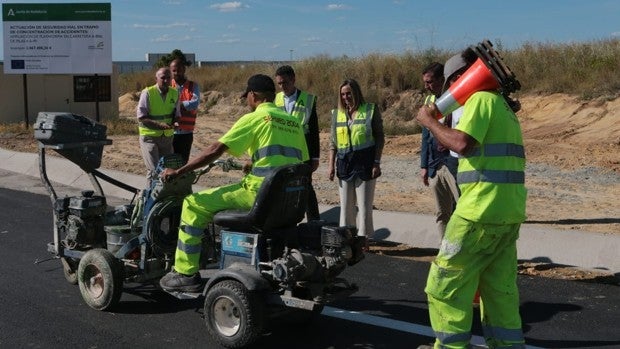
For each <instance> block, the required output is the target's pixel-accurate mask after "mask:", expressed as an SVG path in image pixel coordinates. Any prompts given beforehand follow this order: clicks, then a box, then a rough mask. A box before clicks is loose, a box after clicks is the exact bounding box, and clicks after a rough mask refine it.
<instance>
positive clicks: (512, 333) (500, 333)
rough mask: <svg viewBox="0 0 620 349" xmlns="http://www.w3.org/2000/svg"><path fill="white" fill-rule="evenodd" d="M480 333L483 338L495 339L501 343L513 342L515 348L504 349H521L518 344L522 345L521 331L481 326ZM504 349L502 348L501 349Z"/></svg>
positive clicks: (523, 340)
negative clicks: (482, 334)
mask: <svg viewBox="0 0 620 349" xmlns="http://www.w3.org/2000/svg"><path fill="white" fill-rule="evenodd" d="M482 332H483V333H484V336H485V337H490V338H494V339H497V340H499V341H502V342H515V345H517V346H515V347H506V348H521V347H520V346H518V345H520V343H519V342H521V343H524V342H525V339H524V338H523V331H522V330H521V329H509V328H504V327H494V326H487V325H483V326H482ZM502 348H504V347H502Z"/></svg>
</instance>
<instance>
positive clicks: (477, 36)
mask: <svg viewBox="0 0 620 349" xmlns="http://www.w3.org/2000/svg"><path fill="white" fill-rule="evenodd" d="M78 1H79V0H78ZM78 1H75V0H72V1H65V0H59V1H52V2H53V3H69V2H78ZM2 2H3V3H47V2H48V1H42V0H39V1H29V0H22V1H7V0H4V1H2ZM79 2H82V3H88V2H95V3H107V2H108V1H88V0H83V1H79ZM109 3H111V8H112V60H114V61H144V60H146V53H170V52H171V51H172V50H174V49H179V50H181V51H183V52H184V53H194V54H196V59H197V60H200V61H236V60H243V61H252V60H258V61H261V60H265V61H272V60H275V61H282V60H291V59H292V60H300V59H306V58H310V57H315V56H318V55H327V56H330V57H341V56H344V55H346V56H349V57H361V56H365V55H367V54H371V53H384V54H401V53H404V52H413V53H416V52H422V51H426V50H429V49H431V48H433V49H440V50H445V51H448V52H458V51H460V50H462V49H463V48H465V47H467V46H470V45H474V44H476V43H478V42H480V41H482V40H484V39H489V40H490V41H491V42H492V43H493V44H494V45H495V46H496V47H497V46H498V45H501V47H503V48H505V49H516V48H519V47H520V46H521V45H523V44H524V43H543V44H545V43H560V44H561V43H576V42H588V41H593V40H605V39H611V38H620V1H617V0H588V1H585V0H553V1H552V0H547V1H545V0H512V1H505V0H496V1H487V0H469V1H464V0H443V1H430V0H382V1H379V0H376V1H370V0H330V1H320V0H311V1H295V0H288V1H284V0H241V1H229V2H226V1H201V0H113V1H109ZM0 33H2V27H1V26H0ZM2 36H3V37H4V33H2ZM1 49H2V47H0V50H1ZM3 55H4V53H3V52H0V57H2V56H3Z"/></svg>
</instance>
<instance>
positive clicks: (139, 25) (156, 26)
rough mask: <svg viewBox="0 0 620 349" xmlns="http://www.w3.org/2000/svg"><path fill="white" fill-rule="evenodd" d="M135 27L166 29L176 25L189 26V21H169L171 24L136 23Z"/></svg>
mask: <svg viewBox="0 0 620 349" xmlns="http://www.w3.org/2000/svg"><path fill="white" fill-rule="evenodd" d="M133 27H134V28H138V29H166V28H175V27H189V24H187V23H178V22H177V23H169V24H139V23H134V25H133Z"/></svg>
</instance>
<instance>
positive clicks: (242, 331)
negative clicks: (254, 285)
mask: <svg viewBox="0 0 620 349" xmlns="http://www.w3.org/2000/svg"><path fill="white" fill-rule="evenodd" d="M264 309H265V305H264V304H263V301H262V300H261V299H260V297H259V296H258V295H257V294H256V293H253V292H250V291H249V290H248V289H247V288H245V286H243V285H242V284H241V283H240V282H238V281H234V280H224V281H221V282H219V283H217V284H215V285H214V286H213V287H212V288H211V289H209V291H208V292H207V295H206V298H205V305H204V314H205V322H206V325H207V330H208V331H209V334H210V335H211V336H212V337H214V338H215V339H216V340H217V341H218V342H219V343H220V344H221V345H223V346H224V347H227V348H242V347H245V346H247V345H249V344H251V343H253V342H254V341H255V340H256V339H257V338H258V336H260V335H261V333H262V330H263V326H264V321H265V320H264V319H265V318H264Z"/></svg>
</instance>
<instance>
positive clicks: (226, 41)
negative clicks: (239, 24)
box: [215, 38, 241, 44]
mask: <svg viewBox="0 0 620 349" xmlns="http://www.w3.org/2000/svg"><path fill="white" fill-rule="evenodd" d="M240 41H241V39H239V38H230V39H224V40H215V43H216V44H235V43H238V42H240Z"/></svg>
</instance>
